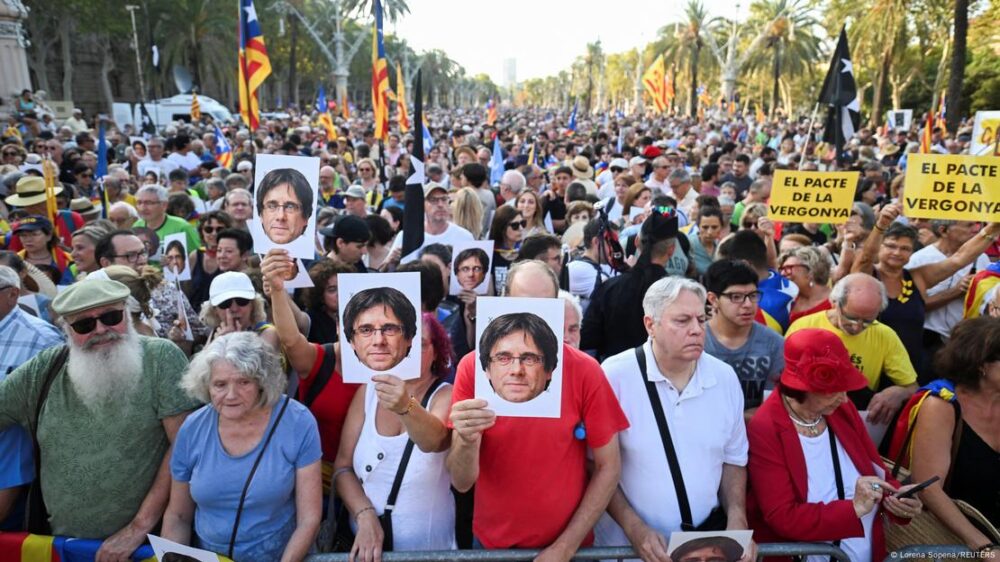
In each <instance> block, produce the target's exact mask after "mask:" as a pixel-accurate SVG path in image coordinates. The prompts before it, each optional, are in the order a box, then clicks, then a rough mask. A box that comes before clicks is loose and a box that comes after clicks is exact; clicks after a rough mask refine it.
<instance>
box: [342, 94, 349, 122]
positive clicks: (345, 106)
mask: <svg viewBox="0 0 1000 562" xmlns="http://www.w3.org/2000/svg"><path fill="white" fill-rule="evenodd" d="M340 116H341V117H343V118H344V119H350V118H351V104H350V103H349V102H348V101H347V92H344V99H343V100H342V101H341V103H340Z"/></svg>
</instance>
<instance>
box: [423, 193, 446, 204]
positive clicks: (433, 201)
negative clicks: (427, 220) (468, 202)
mask: <svg viewBox="0 0 1000 562" xmlns="http://www.w3.org/2000/svg"><path fill="white" fill-rule="evenodd" d="M427 202H428V203H430V204H431V205H447V204H448V196H447V195H438V196H437V197H428V198H427Z"/></svg>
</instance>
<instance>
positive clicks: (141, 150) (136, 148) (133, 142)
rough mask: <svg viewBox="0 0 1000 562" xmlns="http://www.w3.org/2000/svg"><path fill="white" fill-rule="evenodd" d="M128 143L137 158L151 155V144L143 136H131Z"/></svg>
mask: <svg viewBox="0 0 1000 562" xmlns="http://www.w3.org/2000/svg"><path fill="white" fill-rule="evenodd" d="M128 145H129V147H131V148H132V154H133V155H134V156H135V159H136V160H142V159H144V158H146V156H148V155H149V146H148V145H147V144H146V139H144V138H142V137H129V138H128Z"/></svg>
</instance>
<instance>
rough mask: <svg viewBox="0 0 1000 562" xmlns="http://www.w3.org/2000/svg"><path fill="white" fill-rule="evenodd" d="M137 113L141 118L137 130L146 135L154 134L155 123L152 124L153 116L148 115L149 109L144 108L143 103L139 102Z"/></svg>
mask: <svg viewBox="0 0 1000 562" xmlns="http://www.w3.org/2000/svg"><path fill="white" fill-rule="evenodd" d="M139 113H140V117H141V119H142V123H141V124H140V126H139V130H140V131H141V132H142V133H143V134H146V135H155V134H156V125H154V124H153V118H152V117H151V116H150V115H149V110H147V109H146V104H145V103H142V102H139Z"/></svg>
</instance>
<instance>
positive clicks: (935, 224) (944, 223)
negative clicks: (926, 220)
mask: <svg viewBox="0 0 1000 562" xmlns="http://www.w3.org/2000/svg"><path fill="white" fill-rule="evenodd" d="M957 222H958V221H955V220H946V219H934V220H932V221H931V232H933V233H934V235H935V236H941V229H942V228H948V227H950V226H955V223H957Z"/></svg>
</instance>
